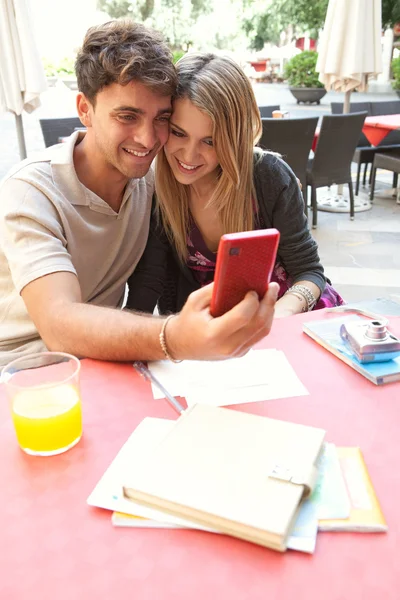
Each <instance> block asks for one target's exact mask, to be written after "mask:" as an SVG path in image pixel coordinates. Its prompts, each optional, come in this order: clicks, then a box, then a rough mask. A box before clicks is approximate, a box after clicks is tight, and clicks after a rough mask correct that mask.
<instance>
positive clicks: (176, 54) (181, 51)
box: [172, 50, 186, 64]
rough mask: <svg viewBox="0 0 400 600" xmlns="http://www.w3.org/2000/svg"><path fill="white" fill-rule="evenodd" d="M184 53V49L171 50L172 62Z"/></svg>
mask: <svg viewBox="0 0 400 600" xmlns="http://www.w3.org/2000/svg"><path fill="white" fill-rule="evenodd" d="M185 54H186V52H185V51H184V50H174V51H173V52H172V60H173V61H174V64H175V63H177V62H178V60H179V59H180V58H182V56H184V55H185Z"/></svg>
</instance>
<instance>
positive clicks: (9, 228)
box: [0, 178, 76, 293]
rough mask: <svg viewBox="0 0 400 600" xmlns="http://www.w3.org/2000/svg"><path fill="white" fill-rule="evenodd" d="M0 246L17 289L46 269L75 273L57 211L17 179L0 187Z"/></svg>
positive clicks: (12, 179) (35, 191) (46, 199)
mask: <svg viewBox="0 0 400 600" xmlns="http://www.w3.org/2000/svg"><path fill="white" fill-rule="evenodd" d="M0 247H1V250H2V252H3V254H4V256H5V259H6V261H7V263H8V267H9V270H10V273H11V277H12V280H13V283H14V285H15V287H16V289H17V291H18V293H20V292H21V290H22V289H23V288H24V287H25V286H26V285H27V284H28V283H30V282H31V281H34V280H35V279H38V278H39V277H43V276H44V275H49V274H50V273H55V272H59V271H68V272H71V273H74V274H76V270H75V268H74V266H73V264H72V260H71V256H70V254H69V252H68V249H67V240H66V238H65V233H64V229H63V226H62V218H61V215H60V214H59V212H58V211H57V209H56V208H55V206H54V204H53V203H52V202H51V201H50V200H49V198H47V196H46V195H45V194H43V193H42V192H41V191H39V190H38V189H36V188H35V187H34V186H33V185H31V184H30V183H27V182H25V181H21V180H19V179H14V178H10V179H8V180H6V181H5V182H4V183H3V184H2V186H1V188H0Z"/></svg>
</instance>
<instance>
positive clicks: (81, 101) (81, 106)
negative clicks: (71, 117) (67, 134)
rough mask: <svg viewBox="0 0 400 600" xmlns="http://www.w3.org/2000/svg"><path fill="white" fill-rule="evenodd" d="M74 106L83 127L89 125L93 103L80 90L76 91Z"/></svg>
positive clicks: (90, 124) (90, 123)
mask: <svg viewBox="0 0 400 600" xmlns="http://www.w3.org/2000/svg"><path fill="white" fill-rule="evenodd" d="M76 108H77V111H78V116H79V118H80V120H81V122H82V125H84V126H85V127H91V126H92V113H93V105H92V104H91V102H90V101H89V100H88V99H87V98H86V96H85V94H82V92H78V94H77V95H76Z"/></svg>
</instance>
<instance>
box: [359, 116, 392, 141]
mask: <svg viewBox="0 0 400 600" xmlns="http://www.w3.org/2000/svg"><path fill="white" fill-rule="evenodd" d="M395 129H400V115H382V116H378V117H366V119H365V121H364V126H363V129H362V131H363V133H364V134H365V137H366V138H367V139H368V141H369V142H370V143H371V144H372V145H373V146H377V145H378V144H380V143H381V142H382V140H384V139H385V137H386V136H387V134H388V133H390V132H391V131H393V130H395Z"/></svg>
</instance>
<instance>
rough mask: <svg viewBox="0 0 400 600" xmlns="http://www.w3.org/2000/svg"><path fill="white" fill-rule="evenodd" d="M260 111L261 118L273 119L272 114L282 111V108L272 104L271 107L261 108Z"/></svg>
mask: <svg viewBox="0 0 400 600" xmlns="http://www.w3.org/2000/svg"><path fill="white" fill-rule="evenodd" d="M258 110H259V111H260V116H261V118H262V119H270V118H272V113H273V112H274V110H281V107H280V105H279V104H276V105H272V104H271V105H270V106H259V107H258Z"/></svg>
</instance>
